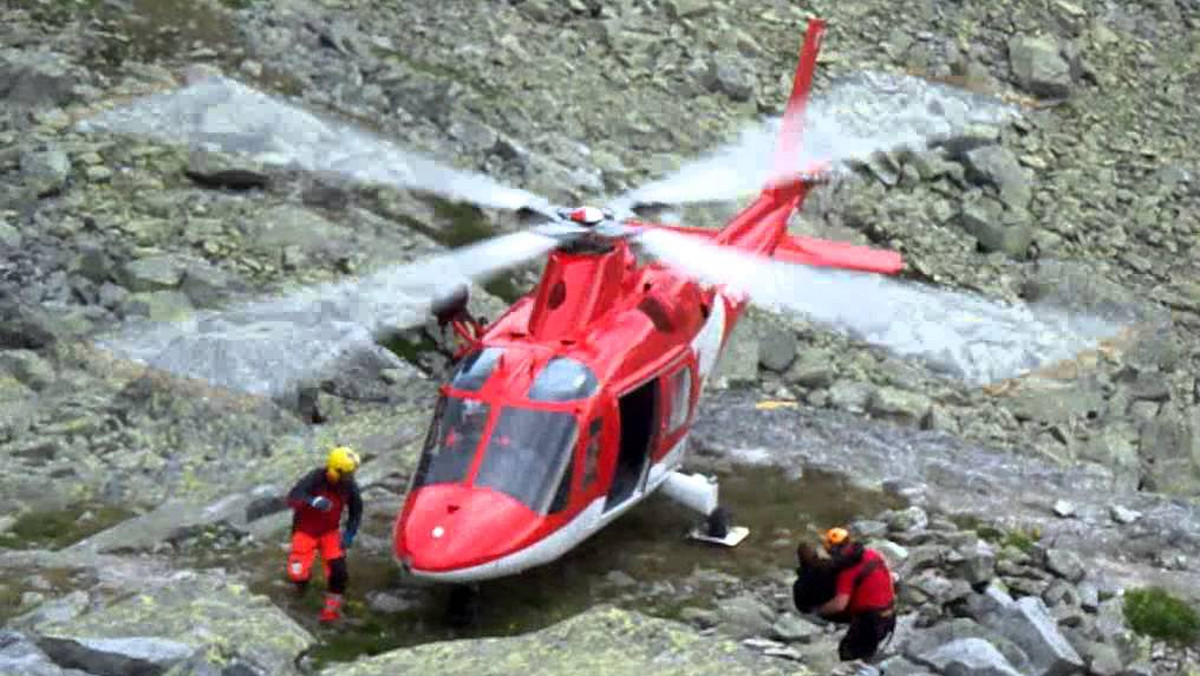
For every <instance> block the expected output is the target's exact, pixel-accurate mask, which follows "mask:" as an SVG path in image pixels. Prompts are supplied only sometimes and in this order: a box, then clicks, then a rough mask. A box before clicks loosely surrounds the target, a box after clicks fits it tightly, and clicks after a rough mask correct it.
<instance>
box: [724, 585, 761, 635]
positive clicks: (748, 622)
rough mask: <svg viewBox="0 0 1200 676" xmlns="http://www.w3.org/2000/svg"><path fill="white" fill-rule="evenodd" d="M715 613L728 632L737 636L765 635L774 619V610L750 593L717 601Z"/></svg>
mask: <svg viewBox="0 0 1200 676" xmlns="http://www.w3.org/2000/svg"><path fill="white" fill-rule="evenodd" d="M717 613H718V614H719V615H720V617H721V622H722V624H724V625H725V626H726V629H727V630H728V631H729V633H731V634H733V635H735V636H738V637H739V638H744V637H747V636H765V635H767V634H769V633H771V626H772V625H773V624H774V621H775V612H774V611H772V610H771V609H770V608H769V607H767V605H766V604H764V603H763V602H762V601H759V600H758V599H757V598H756V597H755V596H753V595H752V594H742V595H741V596H735V597H734V598H731V599H726V600H723V601H719V602H718V603H717Z"/></svg>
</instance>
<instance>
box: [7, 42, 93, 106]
mask: <svg viewBox="0 0 1200 676" xmlns="http://www.w3.org/2000/svg"><path fill="white" fill-rule="evenodd" d="M75 82H76V77H75V74H74V73H72V72H71V69H70V66H69V62H68V60H67V58H66V57H64V56H63V55H61V54H58V53H57V52H51V51H45V50H38V51H34V50H32V49H5V50H3V51H0V101H4V102H5V103H8V104H10V105H15V106H44V105H51V106H53V105H62V104H64V103H67V102H68V101H70V99H71V98H72V89H73V88H74V87H75Z"/></svg>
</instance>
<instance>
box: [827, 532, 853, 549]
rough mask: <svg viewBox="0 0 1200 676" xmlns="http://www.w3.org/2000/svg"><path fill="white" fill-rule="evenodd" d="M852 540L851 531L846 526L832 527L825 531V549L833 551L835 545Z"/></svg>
mask: <svg viewBox="0 0 1200 676" xmlns="http://www.w3.org/2000/svg"><path fill="white" fill-rule="evenodd" d="M849 541H850V532H849V531H847V530H846V529H845V528H830V529H829V530H827V531H825V551H827V552H828V551H833V548H834V547H837V546H838V545H841V544H844V543H846V542H849Z"/></svg>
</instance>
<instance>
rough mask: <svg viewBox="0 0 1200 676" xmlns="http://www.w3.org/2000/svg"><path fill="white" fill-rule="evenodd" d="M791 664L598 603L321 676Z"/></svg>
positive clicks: (664, 672)
mask: <svg viewBox="0 0 1200 676" xmlns="http://www.w3.org/2000/svg"><path fill="white" fill-rule="evenodd" d="M796 672H797V669H796V667H795V665H794V663H789V662H786V661H783V660H773V659H770V658H764V657H761V656H758V655H755V654H753V653H751V652H750V651H749V650H747V649H746V648H744V647H742V646H740V645H738V644H737V643H734V642H731V641H728V640H722V639H716V638H713V637H705V636H701V635H700V634H699V633H697V631H696V630H695V629H693V628H691V627H689V626H687V625H684V624H680V623H678V622H671V621H668V620H661V619H656V618H649V617H646V616H644V615H641V614H639V613H636V612H629V611H625V610H619V609H616V608H611V607H605V606H600V607H596V608H592V609H590V610H588V611H586V612H584V613H582V614H580V615H576V616H575V617H572V618H571V619H569V620H565V621H563V622H560V623H558V624H555V625H552V626H550V627H547V628H545V629H542V630H540V631H536V632H531V633H528V634H523V635H520V636H511V637H504V638H482V639H465V640H458V641H444V642H440V643H430V644H426V645H422V646H417V647H414V648H403V649H400V650H394V651H392V652H388V653H384V654H382V655H376V656H374V657H370V658H367V659H364V660H359V661H357V662H355V663H353V664H350V665H344V664H339V665H334V666H331V667H329V668H327V669H325V670H324V671H322V672H320V673H321V674H322V676H392V675H393V674H444V675H445V676H466V675H468V674H470V675H472V676H508V675H510V674H522V675H523V676H552V675H557V674H576V673H580V674H599V673H606V674H655V675H656V676H777V675H782V674H795V673H796Z"/></svg>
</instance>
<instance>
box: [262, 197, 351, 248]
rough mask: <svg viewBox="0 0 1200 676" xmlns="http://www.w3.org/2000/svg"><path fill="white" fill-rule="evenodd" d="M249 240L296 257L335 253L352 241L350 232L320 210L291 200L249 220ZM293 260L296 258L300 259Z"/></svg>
mask: <svg viewBox="0 0 1200 676" xmlns="http://www.w3.org/2000/svg"><path fill="white" fill-rule="evenodd" d="M245 228H246V229H247V230H248V232H247V237H246V238H247V241H248V243H249V244H250V245H251V247H252V248H253V249H255V250H256V251H258V252H259V253H262V254H266V255H271V256H276V255H278V256H280V257H282V256H283V253H284V251H285V250H287V251H289V252H295V253H290V254H289V255H291V256H292V257H293V258H296V257H299V261H302V260H303V259H304V257H308V256H314V255H333V254H336V253H338V252H340V251H343V250H346V249H347V248H348V247H349V246H350V245H351V244H352V241H351V237H350V234H351V233H349V232H348V231H347V230H346V229H345V228H342V227H340V226H338V225H336V224H334V223H332V222H330V221H328V220H326V219H324V218H322V217H321V216H320V215H318V214H317V213H315V212H313V211H310V210H308V209H305V208H303V207H298V206H294V205H291V204H281V205H279V206H277V207H273V208H272V209H270V210H268V211H267V212H266V213H264V214H262V215H261V216H260V217H258V218H255V219H254V222H252V223H246V224H245ZM299 261H295V260H294V261H293V262H299Z"/></svg>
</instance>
